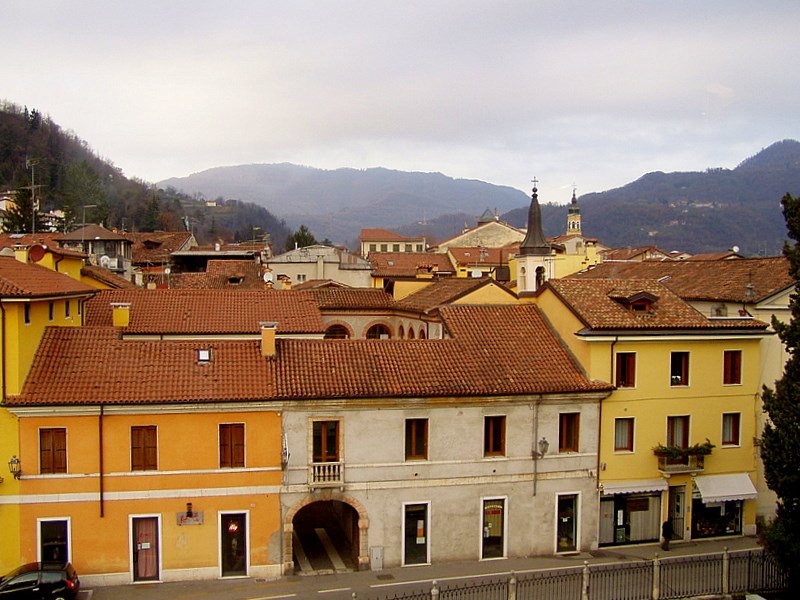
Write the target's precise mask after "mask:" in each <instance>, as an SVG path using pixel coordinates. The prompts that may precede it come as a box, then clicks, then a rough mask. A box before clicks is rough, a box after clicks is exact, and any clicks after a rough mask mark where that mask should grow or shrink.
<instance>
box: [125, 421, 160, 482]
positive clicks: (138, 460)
mask: <svg viewBox="0 0 800 600" xmlns="http://www.w3.org/2000/svg"><path fill="white" fill-rule="evenodd" d="M157 431H158V430H157V428H156V426H155V425H147V426H144V427H138V426H137V427H131V471H155V470H156V469H158V441H157V439H158V438H157Z"/></svg>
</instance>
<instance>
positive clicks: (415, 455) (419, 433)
mask: <svg viewBox="0 0 800 600" xmlns="http://www.w3.org/2000/svg"><path fill="white" fill-rule="evenodd" d="M427 458H428V419H406V460H426V459H427Z"/></svg>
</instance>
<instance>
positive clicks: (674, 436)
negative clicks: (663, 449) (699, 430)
mask: <svg viewBox="0 0 800 600" xmlns="http://www.w3.org/2000/svg"><path fill="white" fill-rule="evenodd" d="M667 446H676V447H678V448H688V447H689V416H688V415H686V416H682V417H667Z"/></svg>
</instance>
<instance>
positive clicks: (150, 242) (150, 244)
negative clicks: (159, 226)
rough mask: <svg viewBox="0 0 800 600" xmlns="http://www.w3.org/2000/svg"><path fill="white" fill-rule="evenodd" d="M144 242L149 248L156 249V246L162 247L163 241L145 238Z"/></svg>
mask: <svg viewBox="0 0 800 600" xmlns="http://www.w3.org/2000/svg"><path fill="white" fill-rule="evenodd" d="M142 244H143V245H144V247H145V248H147V249H148V250H155V249H156V248H160V247H161V242H158V241H156V240H145V241H144V242H142Z"/></svg>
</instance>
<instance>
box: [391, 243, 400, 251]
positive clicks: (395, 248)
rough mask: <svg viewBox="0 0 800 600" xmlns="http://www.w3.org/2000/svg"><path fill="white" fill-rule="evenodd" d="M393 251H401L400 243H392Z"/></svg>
mask: <svg viewBox="0 0 800 600" xmlns="http://www.w3.org/2000/svg"><path fill="white" fill-rule="evenodd" d="M392 252H400V244H392Z"/></svg>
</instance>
